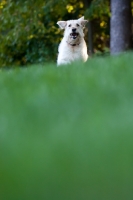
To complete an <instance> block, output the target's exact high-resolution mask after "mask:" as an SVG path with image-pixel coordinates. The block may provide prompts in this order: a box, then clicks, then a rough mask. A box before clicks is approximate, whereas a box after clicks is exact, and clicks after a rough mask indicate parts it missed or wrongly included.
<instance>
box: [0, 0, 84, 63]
mask: <svg viewBox="0 0 133 200" xmlns="http://www.w3.org/2000/svg"><path fill="white" fill-rule="evenodd" d="M2 2H3V3H1V7H0V12H1V15H0V24H2V26H0V41H1V46H0V65H1V66H8V65H9V66H10V65H11V64H12V63H15V65H24V64H27V63H36V62H37V63H38V62H48V61H52V60H54V61H55V59H56V56H57V49H58V44H59V42H60V38H61V35H62V33H61V32H60V31H59V28H58V26H57V25H56V23H57V21H58V20H59V19H60V20H61V19H62V18H64V19H68V18H69V17H71V15H72V12H74V13H75V17H77V14H78V13H79V12H80V10H82V7H83V4H81V2H78V3H77V4H76V6H74V7H71V4H72V5H73V4H74V2H73V1H69V4H68V1H67V0H64V1H57V0H54V1H53V0H51V1H47V0H39V1H34V0H31V1H28V0H23V1H21V0H16V1H14V0H6V1H5V0H3V1H2ZM71 2H73V3H71ZM75 2H77V1H75ZM69 15H70V16H69Z"/></svg>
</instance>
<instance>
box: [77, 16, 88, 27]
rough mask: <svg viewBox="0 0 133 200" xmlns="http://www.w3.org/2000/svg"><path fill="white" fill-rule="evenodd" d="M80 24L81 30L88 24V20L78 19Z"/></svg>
mask: <svg viewBox="0 0 133 200" xmlns="http://www.w3.org/2000/svg"><path fill="white" fill-rule="evenodd" d="M78 20H79V21H80V23H81V25H82V26H83V28H84V27H85V25H86V24H87V23H88V20H85V19H84V16H83V17H81V18H79V19H78Z"/></svg>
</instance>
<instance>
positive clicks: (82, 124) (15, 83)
mask: <svg viewBox="0 0 133 200" xmlns="http://www.w3.org/2000/svg"><path fill="white" fill-rule="evenodd" d="M129 60H130V62H129ZM132 63H133V56H132V54H125V55H121V56H119V57H113V58H111V57H108V58H95V59H90V60H89V61H88V62H87V63H85V64H81V63H76V64H73V65H71V66H66V67H60V68H56V66H55V65H45V67H44V66H43V67H42V65H35V66H31V67H29V68H24V69H22V68H20V69H15V70H9V71H4V70H1V73H0V87H1V88H0V97H1V98H0V188H1V192H0V197H1V199H2V200H5V199H6V200H18V199H19V200H29V199H32V200H37V199H39V200H44V199H45V200H53V199H55V200H56V199H57V200H87V199H90V200H108V199H111V200H125V199H127V200H129V199H132V191H133V187H132V180H133V173H132V166H133V159H132V157H133V155H132V154H133V153H132V152H133V145H132V141H133V134H132V132H133V122H132V121H133V103H132V102H133V92H132V91H133V84H132V77H133V67H132Z"/></svg>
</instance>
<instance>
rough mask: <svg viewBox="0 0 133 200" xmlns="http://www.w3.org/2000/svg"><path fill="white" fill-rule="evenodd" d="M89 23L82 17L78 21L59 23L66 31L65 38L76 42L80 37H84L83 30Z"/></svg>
mask: <svg viewBox="0 0 133 200" xmlns="http://www.w3.org/2000/svg"><path fill="white" fill-rule="evenodd" d="M87 22H88V21H87V20H84V17H81V18H79V19H77V20H68V21H58V22H57V24H58V25H59V27H60V28H61V29H65V32H64V36H66V37H70V38H71V39H72V40H75V39H76V38H78V37H84V33H83V29H84V27H85V25H86V23H87Z"/></svg>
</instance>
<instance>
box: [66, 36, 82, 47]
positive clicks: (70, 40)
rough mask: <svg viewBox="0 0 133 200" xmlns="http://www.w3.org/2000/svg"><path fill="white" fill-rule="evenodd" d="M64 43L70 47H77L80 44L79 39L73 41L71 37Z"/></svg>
mask: <svg viewBox="0 0 133 200" xmlns="http://www.w3.org/2000/svg"><path fill="white" fill-rule="evenodd" d="M66 42H67V44H68V45H70V46H78V45H79V44H80V38H79V37H77V38H76V39H73V38H71V37H68V39H67V41H66Z"/></svg>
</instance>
